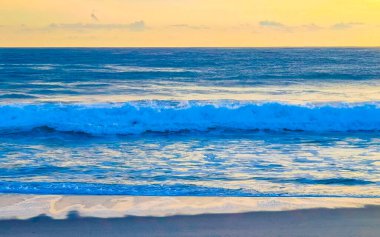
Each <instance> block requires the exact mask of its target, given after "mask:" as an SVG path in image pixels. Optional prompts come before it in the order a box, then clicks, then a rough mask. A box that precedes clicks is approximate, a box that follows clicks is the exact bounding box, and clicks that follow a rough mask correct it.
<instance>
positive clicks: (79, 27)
mask: <svg viewBox="0 0 380 237" xmlns="http://www.w3.org/2000/svg"><path fill="white" fill-rule="evenodd" d="M146 28H147V27H146V24H145V22H144V21H135V22H132V23H130V24H82V23H75V24H54V23H53V24H50V25H49V26H48V29H51V30H73V31H87V30H129V31H144V30H146Z"/></svg>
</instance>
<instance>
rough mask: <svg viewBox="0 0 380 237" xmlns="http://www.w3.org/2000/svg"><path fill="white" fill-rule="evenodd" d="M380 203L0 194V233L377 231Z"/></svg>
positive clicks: (17, 236) (363, 235) (113, 236)
mask: <svg viewBox="0 0 380 237" xmlns="http://www.w3.org/2000/svg"><path fill="white" fill-rule="evenodd" d="M379 204H380V200H379V199H366V198H218V197H215V198H214V197H127V196H60V195H46V196H44V195H0V219H1V220H0V236H1V237H8V236H9V237H10V236H12V237H24V236H25V237H26V236H28V237H30V236H31V237H33V236H41V237H43V236H57V237H61V236H62V237H63V236H65V237H66V236H70V237H76V236H78V237H87V236H93V237H98V236H107V237H108V236H110V237H118V236H163V237H164V236H165V237H166V236H168V237H170V236H265V237H271V236H291V237H296V236H300V237H301V236H302V237H305V236H324V237H329V236H334V237H340V236H342V237H343V236H344V237H349V236H355V237H356V236H360V237H367V236H368V237H372V236H374V237H375V236H376V237H377V236H379V235H380V205H379Z"/></svg>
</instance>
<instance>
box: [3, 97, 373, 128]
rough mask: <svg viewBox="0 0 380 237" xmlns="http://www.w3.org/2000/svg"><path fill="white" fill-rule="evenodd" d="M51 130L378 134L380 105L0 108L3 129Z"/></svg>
mask: <svg viewBox="0 0 380 237" xmlns="http://www.w3.org/2000/svg"><path fill="white" fill-rule="evenodd" d="M45 126H46V127H50V128H53V129H55V130H58V131H75V132H85V133H90V134H139V133H144V132H149V131H151V132H176V131H182V130H190V131H207V130H209V129H239V130H257V129H258V130H303V131H361V130H366V131H380V106H379V104H378V103H362V104H347V103H345V104H343V103H340V104H309V105H292V104H281V103H253V102H236V101H235V102H231V101H230V102H226V101H214V102H207V103H206V102H199V101H186V102H174V101H171V102H168V101H166V102H164V101H151V102H147V101H145V102H144V101H143V102H128V103H122V104H86V105H84V104H59V103H49V104H11V105H0V130H2V131H4V130H6V131H9V130H22V131H23V130H30V129H33V128H36V127H45Z"/></svg>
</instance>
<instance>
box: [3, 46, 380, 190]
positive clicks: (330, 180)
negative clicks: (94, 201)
mask: <svg viewBox="0 0 380 237" xmlns="http://www.w3.org/2000/svg"><path fill="white" fill-rule="evenodd" d="M379 133H380V49H378V48H368V49H366V48H362V49H349V48H339V49H334V48H329V49H318V48H315V49H313V48H308V49H302V48H301V49H212V48H210V49H207V48H205V49H197V48H191V49H171V48H161V49H160V48H158V49H137V48H136V49H133V48H132V49H120V48H115V49H97V48H87V49H81V48H78V49H0V192H3V193H38V194H99V195H106V194H116V195H124V194H128V195H171V196H178V195H181V196H190V195H194V196H342V197H380V136H379Z"/></svg>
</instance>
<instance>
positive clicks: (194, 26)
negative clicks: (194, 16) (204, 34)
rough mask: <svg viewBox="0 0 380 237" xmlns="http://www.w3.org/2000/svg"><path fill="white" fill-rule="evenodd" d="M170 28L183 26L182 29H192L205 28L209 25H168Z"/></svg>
mask: <svg viewBox="0 0 380 237" xmlns="http://www.w3.org/2000/svg"><path fill="white" fill-rule="evenodd" d="M169 27H171V28H184V29H193V30H205V29H209V27H207V26H204V25H199V26H196V25H188V24H176V25H170V26H169Z"/></svg>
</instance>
